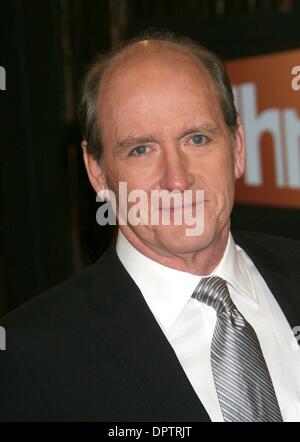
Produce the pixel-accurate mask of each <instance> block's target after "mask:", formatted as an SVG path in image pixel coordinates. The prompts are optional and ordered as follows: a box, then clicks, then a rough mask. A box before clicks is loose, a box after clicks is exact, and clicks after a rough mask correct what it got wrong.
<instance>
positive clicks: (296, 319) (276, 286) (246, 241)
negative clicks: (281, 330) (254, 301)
mask: <svg viewBox="0 0 300 442" xmlns="http://www.w3.org/2000/svg"><path fill="white" fill-rule="evenodd" d="M233 236H234V239H235V241H236V243H237V244H239V245H240V246H241V247H242V248H243V249H244V250H245V251H246V252H247V254H248V255H249V257H250V258H251V259H252V261H253V262H254V264H255V266H256V267H257V269H258V271H259V272H260V274H261V275H262V276H263V278H264V280H265V282H266V283H267V285H268V287H269V289H270V290H271V292H272V294H273V295H274V297H275V298H276V300H277V302H278V304H279V305H280V307H281V309H282V311H283V313H284V315H285V317H286V319H287V320H288V322H289V324H290V326H291V328H294V327H295V326H297V325H299V324H300V303H299V296H300V274H299V272H298V274H297V273H295V272H293V271H291V270H290V268H289V267H288V266H287V265H286V266H285V267H283V264H282V261H285V262H286V261H288V258H289V253H290V252H291V250H279V251H278V256H280V254H282V255H283V256H284V255H286V256H285V260H281V261H280V260H278V259H277V257H276V256H275V255H274V254H272V253H271V252H269V251H268V250H267V249H266V248H264V247H263V246H261V245H260V244H259V243H258V242H257V241H256V240H255V239H253V238H252V237H251V234H250V235H249V237H248V238H247V236H245V235H244V234H243V233H234V235H233Z"/></svg>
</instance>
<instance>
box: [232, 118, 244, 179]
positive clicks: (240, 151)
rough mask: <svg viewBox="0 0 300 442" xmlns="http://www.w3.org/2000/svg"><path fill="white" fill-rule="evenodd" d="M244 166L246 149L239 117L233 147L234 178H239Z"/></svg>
mask: <svg viewBox="0 0 300 442" xmlns="http://www.w3.org/2000/svg"><path fill="white" fill-rule="evenodd" d="M245 166H246V147H245V138H244V129H243V126H242V124H241V120H240V117H239V116H238V118H237V129H236V133H235V145H234V176H235V178H236V179H238V178H241V176H242V175H243V173H244V170H245Z"/></svg>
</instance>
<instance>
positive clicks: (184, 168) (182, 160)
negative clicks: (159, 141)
mask: <svg viewBox="0 0 300 442" xmlns="http://www.w3.org/2000/svg"><path fill="white" fill-rule="evenodd" d="M161 167H162V178H161V180H160V188H161V189H166V190H169V191H170V192H171V191H172V190H179V191H184V190H186V189H189V188H190V186H191V185H192V184H193V183H194V176H193V174H192V173H191V172H190V161H189V159H188V157H187V156H186V154H185V153H184V152H182V151H180V150H177V149H175V148H172V149H170V150H169V151H167V150H166V151H165V152H164V155H163V164H162V165H161Z"/></svg>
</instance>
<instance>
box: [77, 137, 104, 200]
mask: <svg viewBox="0 0 300 442" xmlns="http://www.w3.org/2000/svg"><path fill="white" fill-rule="evenodd" d="M87 146H88V144H87V141H86V140H83V141H82V143H81V147H82V152H83V159H84V164H85V168H86V171H87V174H88V177H89V180H90V183H91V185H92V187H93V189H94V190H95V192H96V193H97V194H98V192H100V190H103V189H106V181H105V178H104V174H103V170H102V169H101V165H100V164H99V161H97V160H96V158H95V157H94V156H93V155H92V154H91V153H89V152H88V150H87Z"/></svg>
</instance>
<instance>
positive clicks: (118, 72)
mask: <svg viewBox="0 0 300 442" xmlns="http://www.w3.org/2000/svg"><path fill="white" fill-rule="evenodd" d="M176 91H178V93H181V92H182V91H184V92H185V93H186V95H190V97H191V95H192V94H193V96H194V97H195V99H196V96H197V94H198V95H199V96H200V95H201V94H202V95H203V94H206V95H207V94H210V95H211V96H216V95H217V91H216V88H215V85H214V84H213V82H212V80H211V78H210V76H209V74H208V73H207V71H206V69H205V68H204V67H203V66H202V65H201V63H200V61H198V60H197V59H196V58H195V57H194V56H192V55H191V54H188V53H186V52H184V51H183V50H182V49H181V48H180V49H178V48H177V47H176V46H175V45H173V46H172V45H169V44H168V45H166V44H162V45H161V42H153V41H152V42H148V41H146V42H139V43H137V44H135V45H133V46H132V47H130V48H127V49H126V50H125V51H124V53H121V54H120V55H119V56H117V57H116V58H115V59H114V60H113V61H112V63H111V65H110V66H109V67H108V69H107V71H106V72H105V75H104V76H103V79H102V83H101V87H100V94H99V97H98V105H97V107H98V112H99V114H100V115H101V119H102V116H103V115H107V114H108V113H110V114H112V113H116V112H118V111H119V109H120V108H121V107H124V106H125V105H128V104H129V103H131V104H133V103H135V102H136V103H141V102H143V101H146V100H147V99H149V97H155V96H156V95H159V96H160V97H161V98H162V99H163V98H165V103H167V102H168V96H170V95H172V94H173V96H174V95H176Z"/></svg>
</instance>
